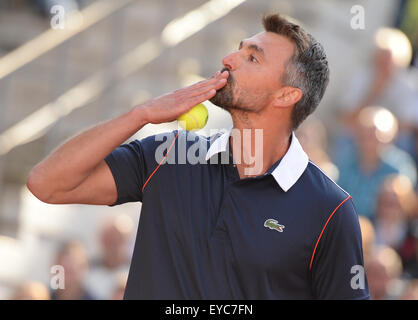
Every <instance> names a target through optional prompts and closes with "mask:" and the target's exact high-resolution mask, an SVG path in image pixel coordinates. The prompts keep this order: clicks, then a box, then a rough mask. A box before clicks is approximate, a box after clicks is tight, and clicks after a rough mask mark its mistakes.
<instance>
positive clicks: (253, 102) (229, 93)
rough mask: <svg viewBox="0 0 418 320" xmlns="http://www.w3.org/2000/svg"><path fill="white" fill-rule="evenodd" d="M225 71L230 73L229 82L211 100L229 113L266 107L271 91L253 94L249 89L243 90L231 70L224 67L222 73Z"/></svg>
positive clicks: (254, 110) (253, 110) (252, 110)
mask: <svg viewBox="0 0 418 320" xmlns="http://www.w3.org/2000/svg"><path fill="white" fill-rule="evenodd" d="M224 71H228V73H229V75H228V78H227V82H226V84H225V86H223V87H222V88H221V89H219V90H218V91H217V92H216V94H215V95H214V96H213V97H212V98H211V99H209V101H210V102H212V103H213V104H214V105H217V106H218V107H220V108H222V109H224V110H226V111H228V112H229V113H231V112H234V111H238V112H260V111H261V110H263V109H264V107H265V105H267V103H268V99H269V97H270V94H269V92H265V91H263V92H257V93H256V94H251V93H249V92H248V90H241V88H239V87H238V84H237V82H236V80H235V78H234V76H233V75H232V73H231V71H230V70H229V69H227V68H223V69H222V70H221V73H222V72H224ZM234 113H235V112H234Z"/></svg>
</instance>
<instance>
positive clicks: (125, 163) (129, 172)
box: [105, 140, 146, 206]
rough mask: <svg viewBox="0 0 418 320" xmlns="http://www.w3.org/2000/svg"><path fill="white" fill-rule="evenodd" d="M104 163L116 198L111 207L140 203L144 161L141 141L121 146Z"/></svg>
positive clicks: (144, 169) (144, 170)
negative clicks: (110, 177) (116, 194)
mask: <svg viewBox="0 0 418 320" xmlns="http://www.w3.org/2000/svg"><path fill="white" fill-rule="evenodd" d="M105 161H106V163H107V165H108V166H109V168H110V171H111V172H112V175H113V178H114V179H115V183H116V189H117V192H118V198H117V200H116V202H115V203H114V204H113V205H112V206H114V205H118V204H122V203H125V202H136V201H142V190H141V189H142V186H143V184H144V179H145V175H146V161H145V156H144V150H143V147H142V145H141V141H138V140H135V141H132V142H130V143H129V144H123V145H121V146H120V147H118V148H116V149H115V150H114V151H113V152H112V153H111V154H109V155H108V156H107V157H106V158H105Z"/></svg>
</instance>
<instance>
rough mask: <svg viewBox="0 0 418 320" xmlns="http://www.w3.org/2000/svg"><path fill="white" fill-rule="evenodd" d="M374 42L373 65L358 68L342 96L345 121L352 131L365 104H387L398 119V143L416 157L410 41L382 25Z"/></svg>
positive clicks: (417, 97)
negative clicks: (410, 75) (409, 72)
mask: <svg viewBox="0 0 418 320" xmlns="http://www.w3.org/2000/svg"><path fill="white" fill-rule="evenodd" d="M375 43H376V49H375V54H374V56H373V63H371V64H370V68H362V69H361V70H359V71H358V72H356V76H354V77H353V78H352V79H351V81H350V82H349V84H348V86H347V87H346V88H345V94H343V96H342V103H341V108H342V110H341V111H342V115H343V118H344V120H345V124H347V126H348V128H347V129H348V130H349V131H352V130H353V129H355V122H356V118H357V116H358V114H359V112H361V110H362V109H363V108H366V107H367V106H371V105H380V106H383V107H385V108H387V109H388V110H389V111H391V112H392V113H393V114H394V115H395V116H396V118H397V119H398V120H399V134H398V136H397V137H396V141H395V144H396V145H397V146H398V147H400V148H401V149H403V150H405V151H406V152H408V153H409V154H410V155H411V156H412V157H413V159H415V160H416V156H417V155H416V153H415V151H416V149H415V143H416V137H415V134H414V130H416V128H417V127H418V94H417V92H416V91H415V90H414V89H413V84H411V83H409V82H408V80H407V72H408V71H407V67H408V66H409V65H410V62H411V58H412V47H411V44H410V42H409V40H408V38H407V37H406V36H405V34H404V33H402V32H401V31H400V30H397V29H390V28H381V29H379V30H378V32H377V33H376V36H375ZM339 143H341V142H339Z"/></svg>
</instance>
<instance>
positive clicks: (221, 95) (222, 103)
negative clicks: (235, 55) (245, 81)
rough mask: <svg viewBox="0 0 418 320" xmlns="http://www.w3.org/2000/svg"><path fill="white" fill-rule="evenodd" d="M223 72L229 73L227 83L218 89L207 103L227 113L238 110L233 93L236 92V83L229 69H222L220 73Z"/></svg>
mask: <svg viewBox="0 0 418 320" xmlns="http://www.w3.org/2000/svg"><path fill="white" fill-rule="evenodd" d="M224 71H228V73H229V75H228V78H227V82H226V84H225V86H223V87H222V88H221V89H219V90H218V91H217V92H216V94H215V95H214V96H213V97H212V98H211V99H209V101H210V102H212V103H213V104H214V105H217V106H218V107H220V108H222V109H225V110H227V111H229V110H231V109H240V108H239V107H238V106H237V104H236V103H235V101H236V99H235V94H234V92H235V91H236V90H235V89H236V82H235V79H234V76H233V75H232V73H231V71H230V70H229V69H227V68H223V69H222V70H221V73H222V72H224Z"/></svg>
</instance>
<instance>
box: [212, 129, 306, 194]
mask: <svg viewBox="0 0 418 320" xmlns="http://www.w3.org/2000/svg"><path fill="white" fill-rule="evenodd" d="M231 131H232V127H231V128H230V129H229V130H227V131H226V132H225V133H223V134H222V135H221V136H220V137H219V138H217V139H216V140H215V141H214V142H213V143H212V144H211V146H210V147H209V150H208V152H207V153H206V161H208V160H209V159H210V158H211V157H212V156H213V155H215V154H217V153H220V152H225V151H226V148H227V145H228V141H229V136H230V135H231ZM308 162H309V157H308V155H307V154H306V153H305V151H304V150H303V148H302V146H301V145H300V143H299V140H298V139H297V138H296V135H295V133H294V132H292V141H291V143H290V147H289V149H288V150H287V152H286V154H285V155H284V156H283V158H282V160H281V161H280V163H279V165H278V166H277V167H276V168H275V169H274V170H273V172H271V174H272V175H273V177H274V179H276V181H277V183H278V184H279V186H280V187H281V188H282V189H283V190H284V191H285V192H286V191H287V190H289V189H290V188H291V187H292V186H293V185H294V184H295V183H296V182H297V181H298V180H299V178H300V176H301V175H302V174H303V172H304V171H305V169H306V167H307V166H308Z"/></svg>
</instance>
